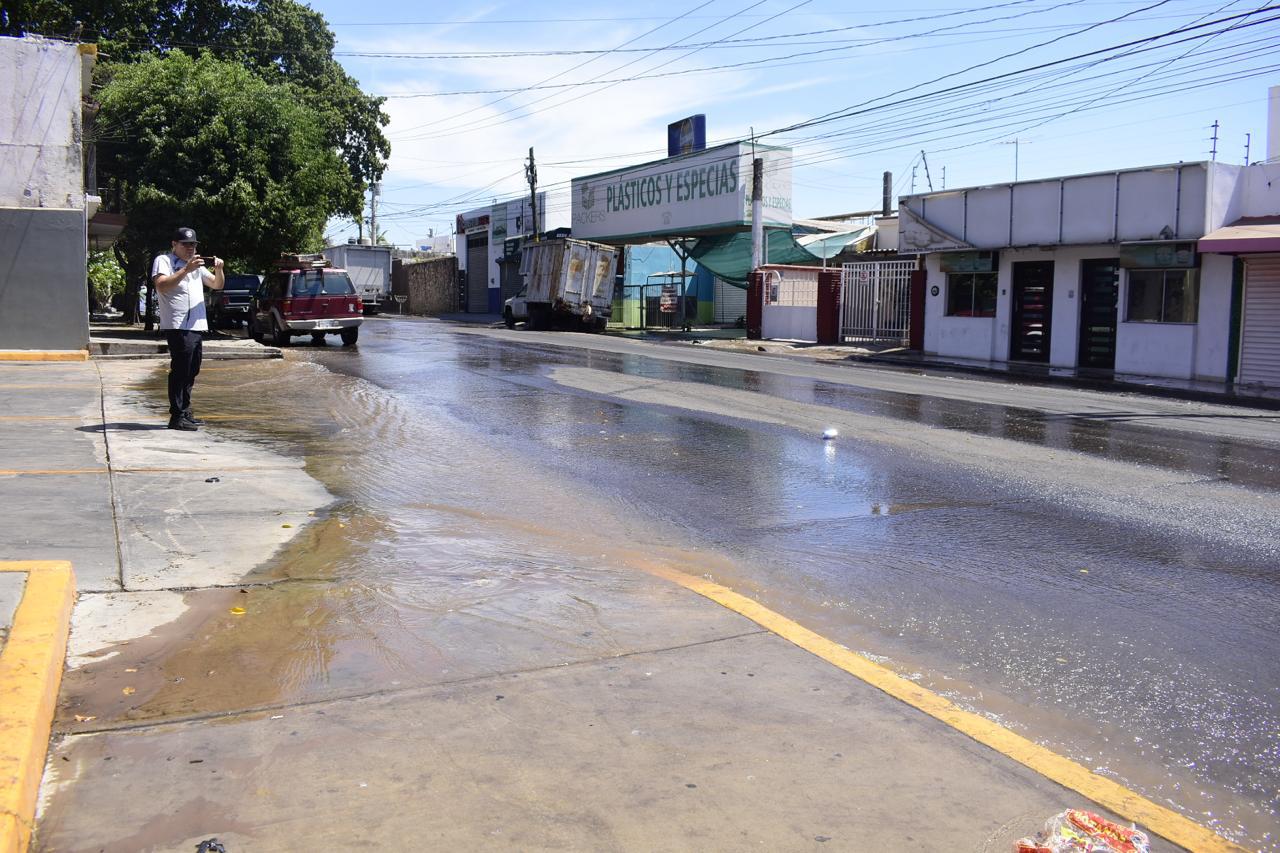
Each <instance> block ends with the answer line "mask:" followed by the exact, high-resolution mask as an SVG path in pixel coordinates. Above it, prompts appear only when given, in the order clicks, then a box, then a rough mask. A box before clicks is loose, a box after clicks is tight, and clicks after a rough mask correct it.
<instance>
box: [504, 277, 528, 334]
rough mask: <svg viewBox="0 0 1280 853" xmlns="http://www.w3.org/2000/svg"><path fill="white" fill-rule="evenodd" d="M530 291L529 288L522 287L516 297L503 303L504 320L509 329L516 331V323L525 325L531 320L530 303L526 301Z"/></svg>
mask: <svg viewBox="0 0 1280 853" xmlns="http://www.w3.org/2000/svg"><path fill="white" fill-rule="evenodd" d="M528 290H529V288H527V287H522V288H520V289H519V290H517V291H516V295H515V296H513V297H511V298H510V299H508V300H507V301H506V302H504V303H502V319H503V321H504V322H505V323H506V324H507V328H508V329H514V328H515V327H516V323H523V322H526V321H527V320H528V319H529V303H528V302H526V301H525V294H526V293H528Z"/></svg>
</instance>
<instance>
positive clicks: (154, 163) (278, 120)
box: [97, 52, 350, 307]
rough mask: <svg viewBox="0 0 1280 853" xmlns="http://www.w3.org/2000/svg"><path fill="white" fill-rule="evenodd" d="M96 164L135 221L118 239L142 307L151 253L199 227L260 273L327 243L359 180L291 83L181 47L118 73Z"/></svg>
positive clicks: (214, 247) (215, 247)
mask: <svg viewBox="0 0 1280 853" xmlns="http://www.w3.org/2000/svg"><path fill="white" fill-rule="evenodd" d="M99 100H100V104H101V109H100V111H99V114H98V118H97V128H98V134H99V136H98V169H99V173H100V176H101V178H103V179H105V180H104V182H105V183H107V184H109V185H110V186H111V187H112V190H113V191H114V192H115V193H116V194H117V195H118V197H119V199H120V202H121V204H122V206H123V208H124V209H125V211H126V212H127V213H128V215H129V223H128V225H127V226H126V228H125V231H124V232H123V233H122V234H121V238H120V240H119V241H118V243H117V249H118V254H119V255H120V256H122V257H123V265H124V267H125V270H126V273H127V276H128V282H129V292H130V296H131V299H130V302H129V305H130V307H132V306H133V305H134V304H136V298H135V297H136V293H137V287H138V283H139V282H141V281H143V280H145V279H146V277H147V272H148V268H149V264H150V260H151V258H152V257H153V256H154V255H156V254H157V253H159V252H161V251H164V250H166V249H168V248H169V235H170V233H171V232H172V231H173V229H174V228H175V227H176V226H178V225H191V226H192V227H194V228H195V229H196V231H197V233H199V235H200V241H201V250H202V251H203V252H205V253H208V254H216V255H218V256H219V257H222V258H225V259H227V260H228V261H229V264H230V265H233V266H234V267H235V268H239V269H244V270H260V269H263V268H264V267H266V266H267V264H268V263H270V261H271V260H272V259H274V258H276V257H278V255H279V253H280V252H281V251H283V250H315V249H318V248H319V247H320V242H321V239H322V237H323V229H324V225H325V223H326V222H327V221H328V219H329V218H330V217H331V216H332V215H334V214H336V213H340V212H341V211H340V210H339V209H338V208H336V206H335V205H336V202H335V200H337V199H340V198H341V197H342V195H343V191H344V188H345V187H347V186H348V185H349V183H350V174H349V171H348V169H347V167H346V165H345V163H344V162H343V161H342V158H341V157H340V155H339V153H338V152H337V151H335V150H334V149H333V148H332V147H331V146H330V145H329V144H328V140H327V137H326V134H325V128H324V127H323V124H322V122H321V120H320V119H319V118H318V117H317V116H316V115H315V114H314V112H313V111H311V110H309V109H307V108H306V107H305V106H304V105H303V104H301V103H299V102H298V99H297V98H296V97H295V93H294V91H293V89H292V87H289V86H272V85H270V84H268V83H267V82H265V81H264V80H262V79H261V78H260V77H258V76H257V75H255V74H253V73H251V72H250V71H249V70H247V69H246V68H244V66H242V65H240V64H239V63H236V62H225V61H222V60H219V59H216V58H214V57H213V56H211V55H208V54H205V55H202V56H200V57H199V58H196V59H193V58H192V57H190V56H188V55H187V54H185V53H182V52H173V53H170V54H169V55H167V56H165V57H163V58H160V57H155V56H152V57H147V58H144V59H142V60H141V61H139V62H137V63H134V64H132V65H127V66H118V67H116V68H115V71H114V74H113V76H112V78H111V80H110V82H109V83H108V84H107V85H106V86H105V87H104V88H103V89H102V91H101V93H100V96H99Z"/></svg>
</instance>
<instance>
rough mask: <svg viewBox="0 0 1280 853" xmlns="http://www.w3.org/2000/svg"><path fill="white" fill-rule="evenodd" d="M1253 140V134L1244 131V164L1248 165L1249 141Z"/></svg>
mask: <svg viewBox="0 0 1280 853" xmlns="http://www.w3.org/2000/svg"><path fill="white" fill-rule="evenodd" d="M1252 141H1253V134H1251V133H1246V134H1245V135H1244V164H1245V165H1246V166H1248V165H1249V143H1250V142H1252Z"/></svg>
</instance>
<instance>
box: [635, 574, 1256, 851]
mask: <svg viewBox="0 0 1280 853" xmlns="http://www.w3.org/2000/svg"><path fill="white" fill-rule="evenodd" d="M644 568H645V570H646V571H648V572H650V573H651V574H654V575H657V576H659V577H662V578H665V579H666V580H669V581H672V582H674V583H677V584H680V585H681V586H683V587H685V588H686V589H689V590H692V591H693V592H696V593H698V594H699V595H701V596H704V597H706V598H709V599H711V600H712V601H714V602H716V603H717V604H720V605H722V606H724V607H727V608H729V609H730V610H732V611H734V612H735V613H738V614H741V615H742V616H745V617H747V618H748V619H750V620H751V621H753V622H755V623H756V624H758V625H760V626H762V627H763V628H765V629H767V630H768V631H770V632H772V633H774V634H777V635H778V636H779V637H782V638H783V639H785V640H788V641H789V642H792V643H794V644H795V645H797V646H799V647H800V648H802V649H804V650H805V651H807V652H810V653H812V654H814V655H817V656H818V657H820V658H822V659H823V660H825V661H826V662H828V663H830V664H833V665H834V666H837V667H839V668H840V669H843V670H844V671H845V672H847V673H849V674H850V675H853V676H854V677H856V678H859V679H861V680H862V681H865V682H866V683H867V684H870V685H871V686H872V687H876V688H878V689H880V690H883V691H884V692H885V693H888V694H889V695H890V696H892V697H894V698H895V699H900V700H901V701H903V702H906V703H907V704H908V705H910V706H912V707H913V708H916V709H918V710H920V711H923V712H924V713H926V714H928V715H929V716H931V717H935V718H937V719H939V720H941V721H942V722H944V723H946V724H947V725H948V726H951V727H952V728H954V729H957V730H958V731H961V732H963V733H964V734H966V735H968V736H969V737H971V738H973V739H974V740H976V741H978V742H979V743H981V744H984V745H986V746H989V747H991V748H992V749H994V750H996V751H997V752H999V753H1001V754H1003V755H1006V756H1008V757H1009V758H1012V759H1013V760H1014V761H1017V762H1019V763H1021V764H1024V765H1026V766H1027V767H1030V768H1031V769H1032V770H1034V771H1036V772H1037V773H1039V774H1040V775H1042V776H1044V777H1045V778H1047V779H1050V780H1052V781H1054V782H1057V783H1058V784H1059V785H1062V786H1063V787H1066V788H1070V789H1072V790H1073V791H1077V792H1079V793H1080V794H1083V795H1084V796H1085V797H1087V798H1088V799H1090V800H1092V801H1093V802H1095V803H1097V804H1098V805H1100V806H1103V807H1104V808H1107V809H1109V810H1111V811H1112V812H1114V813H1115V814H1117V815H1120V816H1121V817H1123V818H1124V819H1126V820H1131V821H1134V822H1135V823H1138V824H1140V825H1142V826H1143V827H1145V828H1146V829H1147V830H1149V831H1150V832H1153V833H1155V834H1156V835H1159V836H1161V837H1162V838H1165V839H1167V840H1169V841H1172V842H1173V843H1174V844H1178V845H1180V846H1182V847H1185V848H1187V849H1188V850H1198V851H1243V850H1244V848H1242V847H1238V846H1237V845H1235V844H1232V843H1231V842H1230V841H1227V840H1226V839H1225V838H1223V837H1222V836H1220V835H1217V834H1216V833H1214V832H1213V831H1212V830H1210V829H1207V828H1206V827H1203V826H1201V825H1200V824H1198V823H1196V822H1194V821H1192V820H1190V819H1188V818H1186V817H1184V816H1183V815H1180V814H1178V813H1177V812H1175V811H1173V810H1172V809H1168V808H1165V807H1164V806H1161V805H1159V804H1157V803H1154V802H1152V801H1151V800H1148V799H1147V798H1145V797H1143V796H1141V795H1140V794H1138V793H1136V792H1134V791H1131V790H1129V789H1128V788H1126V787H1124V786H1123V785H1121V784H1119V783H1118V782H1115V781H1113V780H1111V779H1107V778H1105V777H1103V776H1099V775H1098V774H1096V773H1094V772H1092V771H1090V770H1089V769H1087V768H1085V767H1083V766H1081V765H1080V764H1077V763H1076V762H1074V761H1071V760H1070V759H1068V758H1064V757H1062V756H1061V755H1058V754H1057V753H1055V752H1052V751H1051V750H1049V749H1046V748H1045V747H1043V746H1040V745H1039V744H1037V743H1035V742H1033V741H1030V740H1028V739H1027V738H1024V737H1022V736H1021V735H1018V734H1015V733H1013V732H1011V731H1009V730H1008V729H1006V728H1005V727H1004V726H1001V725H999V724H998V723H994V722H992V721H991V720H988V719H987V718H986V717H983V716H980V715H978V714H974V713H972V712H970V711H965V710H962V709H960V708H958V707H957V706H956V705H955V704H953V703H952V702H950V701H948V700H947V699H944V698H943V697H941V696H939V695H938V694H936V693H934V692H933V691H931V690H927V689H925V688H923V687H921V686H920V685H918V684H916V683H915V682H912V681H909V680H907V679H905V678H903V677H902V676H900V675H898V674H896V673H895V672H893V671H892V670H890V669H888V668H886V667H883V666H881V665H879V664H877V663H874V662H872V661H870V660H868V659H866V658H864V657H863V656H862V655H859V654H857V653H855V652H851V651H849V650H848V649H846V648H845V647H843V646H841V645H839V644H838V643H834V642H832V641H831V640H828V639H826V638H825V637H823V636H821V635H819V634H816V633H814V632H813V631H810V630H809V629H808V628H805V627H803V626H802V625H799V624H798V623H796V622H793V621H791V620H790V619H788V618H786V617H785V616H782V615H780V614H778V613H775V612H773V611H772V610H769V609H768V608H767V607H764V606H763V605H761V604H759V603H758V602H756V601H753V600H752V599H750V598H747V597H746V596H744V595H740V594H739V593H736V592H734V591H733V590H731V589H728V588H727V587H723V586H721V585H720V584H717V583H714V582H712V581H709V580H706V579H704V578H700V577H695V576H694V575H689V574H685V573H684V572H679V571H675V570H673V569H669V568H666V567H664V566H658V565H653V564H649V565H646V566H645V567H644Z"/></svg>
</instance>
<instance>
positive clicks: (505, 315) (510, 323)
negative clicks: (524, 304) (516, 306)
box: [502, 308, 516, 329]
mask: <svg viewBox="0 0 1280 853" xmlns="http://www.w3.org/2000/svg"><path fill="white" fill-rule="evenodd" d="M502 322H504V323H506V324H507V328H508V329H514V328H515V327H516V318H515V317H513V316H512V315H511V309H510V308H508V309H507V310H505V311H503V312H502Z"/></svg>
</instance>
